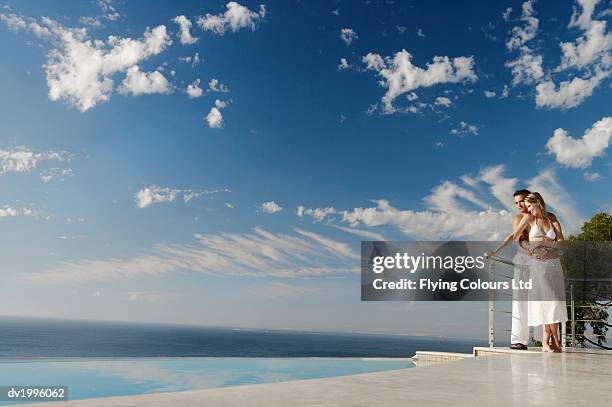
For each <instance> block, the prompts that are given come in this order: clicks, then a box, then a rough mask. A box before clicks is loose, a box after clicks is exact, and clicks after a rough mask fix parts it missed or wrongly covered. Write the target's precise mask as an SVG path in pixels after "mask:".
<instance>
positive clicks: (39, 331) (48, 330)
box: [0, 317, 486, 358]
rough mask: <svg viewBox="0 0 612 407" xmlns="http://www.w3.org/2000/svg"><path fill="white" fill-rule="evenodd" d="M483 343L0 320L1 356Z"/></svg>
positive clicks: (293, 351) (330, 353)
mask: <svg viewBox="0 0 612 407" xmlns="http://www.w3.org/2000/svg"><path fill="white" fill-rule="evenodd" d="M485 345H486V343H485V341H477V340H469V341H468V340H452V339H441V338H428V337H409V336H400V335H372V334H339V333H318V332H296V331H264V330H244V329H228V328H210V327H195V326H178V325H153V324H134V323H117V322H98V321H95V322H94V321H70V320H52V319H34V318H14V317H0V357H4V358H13V357H159V356H170V357H175V356H182V357H186V356H208V357H411V356H413V355H414V353H415V351H417V350H438V351H449V352H471V351H472V347H474V346H485Z"/></svg>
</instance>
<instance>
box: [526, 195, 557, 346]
mask: <svg viewBox="0 0 612 407" xmlns="http://www.w3.org/2000/svg"><path fill="white" fill-rule="evenodd" d="M525 206H526V207H527V213H526V214H524V215H523V218H522V219H521V221H520V222H519V225H518V226H517V229H516V230H515V232H514V237H515V238H518V237H519V236H520V235H521V233H523V231H524V230H527V229H528V230H529V255H530V256H531V261H530V263H529V266H530V269H531V277H532V281H533V288H532V290H531V292H530V297H531V298H532V300H530V301H529V306H528V308H529V310H528V315H529V317H528V319H529V326H540V325H543V333H542V351H543V352H561V341H560V339H559V324H560V323H565V322H566V321H567V306H566V304H565V282H564V278H563V269H562V268H561V261H560V260H559V255H558V250H559V243H557V242H562V241H563V231H562V230H561V224H560V223H559V220H558V219H557V218H556V216H555V215H553V214H552V213H550V212H548V211H547V210H546V204H545V203H544V199H543V198H542V195H540V194H539V193H537V192H532V193H531V194H529V195H527V196H526V197H525Z"/></svg>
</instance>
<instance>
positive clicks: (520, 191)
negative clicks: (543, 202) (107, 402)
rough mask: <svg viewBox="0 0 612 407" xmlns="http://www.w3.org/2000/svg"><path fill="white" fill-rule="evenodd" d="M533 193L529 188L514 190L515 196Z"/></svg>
mask: <svg viewBox="0 0 612 407" xmlns="http://www.w3.org/2000/svg"><path fill="white" fill-rule="evenodd" d="M530 193H531V191H530V190H528V189H519V190H518V191H514V193H513V194H512V196H513V197H515V196H518V195H523V196H527V195H529V194H530Z"/></svg>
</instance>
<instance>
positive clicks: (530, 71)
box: [506, 46, 544, 86]
mask: <svg viewBox="0 0 612 407" xmlns="http://www.w3.org/2000/svg"><path fill="white" fill-rule="evenodd" d="M506 67H508V68H510V70H511V72H512V84H513V85H515V86H516V85H519V84H521V83H524V84H530V83H535V82H537V81H539V80H540V79H542V77H543V76H544V71H543V69H542V55H537V54H534V53H533V52H532V51H531V49H530V48H529V47H527V46H523V47H521V49H520V54H519V56H518V58H516V59H515V60H513V61H508V62H506Z"/></svg>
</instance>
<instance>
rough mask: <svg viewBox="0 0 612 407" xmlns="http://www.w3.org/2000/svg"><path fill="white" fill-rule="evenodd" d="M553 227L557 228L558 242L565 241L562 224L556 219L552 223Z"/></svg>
mask: <svg viewBox="0 0 612 407" xmlns="http://www.w3.org/2000/svg"><path fill="white" fill-rule="evenodd" d="M552 227H553V228H555V234H556V235H557V239H556V240H557V242H562V241H564V240H565V238H564V237H563V231H562V230H561V223H559V221H558V220H557V219H556V218H555V220H554V221H553V222H552Z"/></svg>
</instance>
